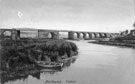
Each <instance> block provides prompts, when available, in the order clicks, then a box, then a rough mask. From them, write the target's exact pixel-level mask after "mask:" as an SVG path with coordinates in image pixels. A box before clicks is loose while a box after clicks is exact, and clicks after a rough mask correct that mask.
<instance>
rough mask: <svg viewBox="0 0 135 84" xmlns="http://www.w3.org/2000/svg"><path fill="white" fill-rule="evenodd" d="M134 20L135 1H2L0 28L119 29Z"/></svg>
mask: <svg viewBox="0 0 135 84" xmlns="http://www.w3.org/2000/svg"><path fill="white" fill-rule="evenodd" d="M134 22H135V1H134V0H0V28H36V29H56V30H74V31H90V32H120V31H123V30H126V29H128V30H130V29H133V23H134Z"/></svg>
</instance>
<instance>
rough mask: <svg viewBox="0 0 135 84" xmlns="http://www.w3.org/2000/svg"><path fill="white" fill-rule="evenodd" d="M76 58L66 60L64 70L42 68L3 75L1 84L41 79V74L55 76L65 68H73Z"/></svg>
mask: <svg viewBox="0 0 135 84" xmlns="http://www.w3.org/2000/svg"><path fill="white" fill-rule="evenodd" d="M75 61H76V58H72V59H69V60H66V61H65V62H64V65H63V67H62V69H57V68H56V69H43V68H40V69H39V70H31V71H20V72H12V73H1V83H2V84H4V83H6V82H9V81H16V80H25V79H27V78H28V77H29V76H32V77H33V78H36V79H38V80H39V79H40V75H41V74H44V75H46V74H55V73H56V72H61V71H62V70H63V69H64V68H68V67H69V66H71V63H75Z"/></svg>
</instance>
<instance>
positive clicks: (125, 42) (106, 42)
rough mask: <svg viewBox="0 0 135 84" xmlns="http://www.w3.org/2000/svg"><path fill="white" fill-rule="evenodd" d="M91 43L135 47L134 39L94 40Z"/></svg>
mask: <svg viewBox="0 0 135 84" xmlns="http://www.w3.org/2000/svg"><path fill="white" fill-rule="evenodd" d="M89 43H95V44H103V45H113V46H121V47H130V48H135V43H134V42H133V41H123V42H119V41H93V42H89Z"/></svg>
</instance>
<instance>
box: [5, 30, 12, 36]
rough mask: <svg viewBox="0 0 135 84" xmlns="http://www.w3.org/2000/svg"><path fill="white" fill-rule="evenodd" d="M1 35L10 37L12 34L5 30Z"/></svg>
mask: <svg viewBox="0 0 135 84" xmlns="http://www.w3.org/2000/svg"><path fill="white" fill-rule="evenodd" d="M3 35H4V36H11V35H12V32H11V31H9V30H5V31H4V32H3Z"/></svg>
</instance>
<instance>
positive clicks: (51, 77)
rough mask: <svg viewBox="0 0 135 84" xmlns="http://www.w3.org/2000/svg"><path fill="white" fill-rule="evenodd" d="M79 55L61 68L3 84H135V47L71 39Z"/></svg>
mask: <svg viewBox="0 0 135 84" xmlns="http://www.w3.org/2000/svg"><path fill="white" fill-rule="evenodd" d="M72 42H74V43H76V44H77V46H78V48H79V54H78V57H77V58H76V60H74V61H73V63H69V65H67V66H68V67H64V68H63V70H62V71H57V72H44V73H39V74H38V77H34V76H31V75H29V76H28V77H27V78H25V79H16V80H11V81H8V82H5V84H135V49H132V48H124V47H123V48H122V47H116V46H107V45H98V44H92V43H88V41H83V40H82V41H72Z"/></svg>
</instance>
